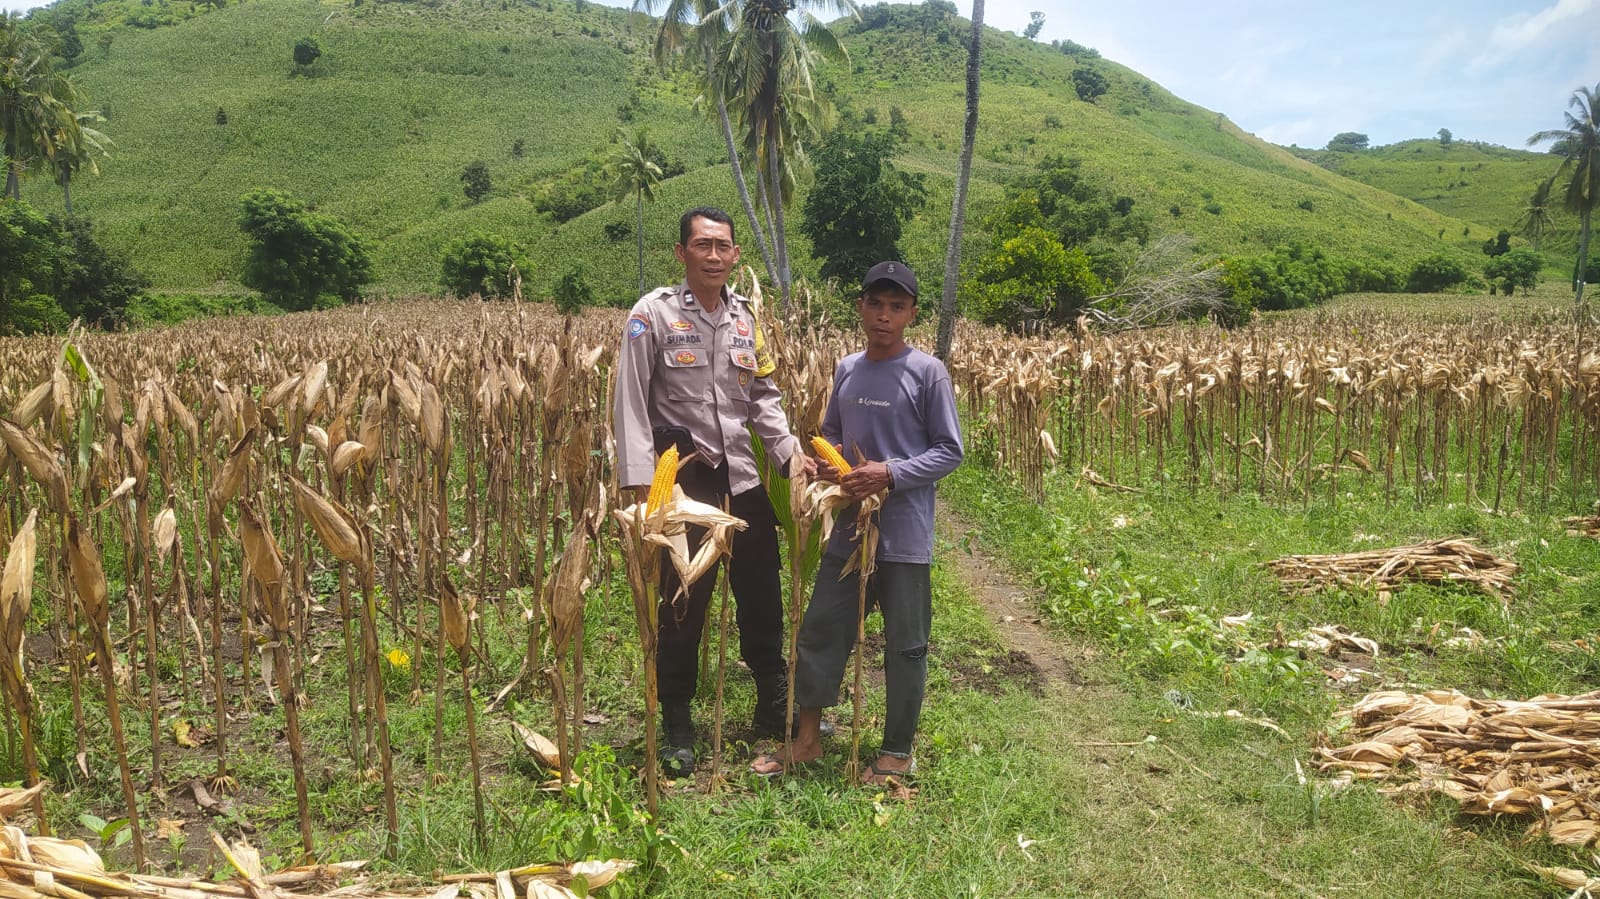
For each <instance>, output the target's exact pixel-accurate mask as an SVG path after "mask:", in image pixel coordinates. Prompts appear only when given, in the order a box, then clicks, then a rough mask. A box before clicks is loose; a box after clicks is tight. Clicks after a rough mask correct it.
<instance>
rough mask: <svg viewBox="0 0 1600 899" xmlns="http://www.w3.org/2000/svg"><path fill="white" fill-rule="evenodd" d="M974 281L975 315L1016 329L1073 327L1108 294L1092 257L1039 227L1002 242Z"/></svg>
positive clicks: (985, 259)
mask: <svg viewBox="0 0 1600 899" xmlns="http://www.w3.org/2000/svg"><path fill="white" fill-rule="evenodd" d="M973 280H974V286H975V288H976V290H975V296H974V300H975V306H976V308H975V310H974V311H975V312H976V313H977V317H978V318H979V319H981V320H982V321H984V322H986V323H988V324H995V325H1004V326H1005V327H1007V328H1011V329H1013V330H1018V329H1025V328H1027V327H1029V326H1031V325H1033V324H1035V323H1038V322H1049V323H1052V324H1067V323H1070V322H1071V321H1072V320H1073V319H1074V318H1075V317H1076V316H1077V313H1078V310H1079V309H1081V308H1082V307H1083V303H1084V301H1085V300H1087V299H1088V298H1089V297H1092V296H1095V295H1097V294H1099V293H1100V292H1101V291H1103V290H1104V285H1102V284H1101V283H1100V279H1098V278H1096V277H1095V275H1094V271H1093V270H1092V269H1091V268H1090V260H1089V256H1088V254H1086V253H1084V252H1083V250H1081V249H1078V248H1077V247H1073V248H1071V249H1067V248H1066V247H1065V246H1063V245H1062V244H1061V242H1060V241H1059V240H1056V239H1055V237H1054V236H1052V235H1051V234H1050V233H1049V232H1047V231H1045V230H1044V229H1043V228H1038V227H1027V228H1023V229H1021V231H1020V232H1019V233H1018V234H1016V236H1014V237H1011V238H1009V239H1007V240H1004V241H1002V242H1001V243H1000V244H999V245H998V246H996V247H995V248H994V249H993V250H992V251H990V252H989V253H988V254H987V255H985V256H984V257H983V258H982V259H980V260H979V262H978V270H977V277H976V278H974V279H973Z"/></svg>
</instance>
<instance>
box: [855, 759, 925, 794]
mask: <svg viewBox="0 0 1600 899" xmlns="http://www.w3.org/2000/svg"><path fill="white" fill-rule="evenodd" d="M915 770H917V761H916V759H914V758H900V757H899V756H894V755H880V756H878V758H877V760H876V761H874V762H872V763H871V764H869V765H867V768H866V770H865V771H862V772H861V782H862V783H863V784H866V785H867V786H869V787H877V786H883V785H884V784H886V783H888V782H889V781H890V780H894V781H896V782H897V783H904V782H905V780H906V778H908V777H910V776H911V773H912V772H913V771H915Z"/></svg>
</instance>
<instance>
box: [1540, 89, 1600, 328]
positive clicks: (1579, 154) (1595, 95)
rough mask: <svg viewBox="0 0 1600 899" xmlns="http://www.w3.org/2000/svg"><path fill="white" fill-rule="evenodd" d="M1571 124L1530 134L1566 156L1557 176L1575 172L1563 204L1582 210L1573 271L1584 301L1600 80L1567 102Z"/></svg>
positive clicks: (1597, 173)
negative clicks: (1553, 146)
mask: <svg viewBox="0 0 1600 899" xmlns="http://www.w3.org/2000/svg"><path fill="white" fill-rule="evenodd" d="M1567 107H1568V110H1569V111H1568V112H1567V113H1566V118H1567V127H1566V128H1564V129H1561V128H1554V129H1551V130H1548V131H1541V132H1539V133H1538V134H1535V135H1534V136H1532V137H1530V138H1528V145H1529V146H1532V145H1534V144H1540V143H1544V142H1545V141H1555V142H1556V145H1555V152H1556V153H1557V154H1559V155H1560V156H1561V157H1562V160H1561V167H1560V168H1559V169H1557V170H1556V174H1555V177H1558V178H1559V177H1561V176H1562V175H1564V174H1567V173H1569V172H1570V173H1571V177H1570V179H1569V180H1568V181H1567V188H1566V195H1565V197H1564V198H1563V202H1562V205H1563V206H1565V207H1566V208H1567V210H1568V211H1570V212H1575V213H1577V214H1578V267H1577V269H1576V271H1575V272H1574V274H1573V283H1574V284H1575V285H1576V287H1577V302H1578V303H1580V304H1581V303H1582V302H1583V280H1584V273H1585V272H1586V271H1587V270H1588V264H1589V225H1590V218H1591V217H1592V216H1593V214H1594V207H1595V202H1596V201H1597V200H1600V83H1597V84H1596V85H1595V86H1594V87H1593V88H1592V89H1591V88H1587V87H1580V88H1578V89H1577V90H1575V91H1573V92H1572V99H1571V100H1570V101H1568V103H1567Z"/></svg>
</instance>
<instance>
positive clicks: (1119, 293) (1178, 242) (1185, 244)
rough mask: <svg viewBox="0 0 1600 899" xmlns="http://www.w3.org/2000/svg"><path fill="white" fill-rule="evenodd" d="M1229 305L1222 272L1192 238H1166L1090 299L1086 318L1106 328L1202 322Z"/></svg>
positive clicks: (1154, 243)
mask: <svg viewBox="0 0 1600 899" xmlns="http://www.w3.org/2000/svg"><path fill="white" fill-rule="evenodd" d="M1227 303H1228V288H1227V287H1226V285H1224V284H1223V283H1222V269H1221V268H1220V267H1218V266H1217V265H1215V264H1213V263H1212V261H1211V260H1208V259H1207V258H1206V257H1204V256H1202V255H1199V254H1197V253H1195V251H1194V238H1192V237H1189V236H1188V235H1186V234H1163V235H1161V236H1160V237H1158V238H1156V239H1155V240H1154V241H1151V242H1150V243H1149V244H1148V245H1146V246H1145V247H1143V248H1142V249H1141V250H1140V251H1139V254H1138V255H1137V256H1135V257H1134V259H1133V261H1132V263H1131V264H1130V265H1129V266H1128V270H1127V274H1126V275H1125V276H1124V277H1123V278H1122V280H1121V281H1120V282H1119V283H1118V284H1117V286H1116V287H1115V288H1113V289H1112V290H1111V291H1110V292H1109V293H1104V294H1101V295H1100V296H1096V297H1091V298H1090V299H1089V301H1088V303H1087V304H1086V306H1085V314H1087V315H1088V316H1089V317H1090V318H1091V319H1092V320H1094V321H1095V322H1096V323H1097V324H1098V325H1099V326H1100V327H1101V328H1102V329H1110V330H1130V329H1133V328H1148V327H1151V326H1153V325H1160V324H1166V323H1168V322H1173V321H1180V320H1184V319H1193V318H1198V317H1200V316H1202V315H1205V314H1206V313H1209V312H1212V311H1215V310H1218V309H1222V308H1223V307H1225V306H1226V305H1227Z"/></svg>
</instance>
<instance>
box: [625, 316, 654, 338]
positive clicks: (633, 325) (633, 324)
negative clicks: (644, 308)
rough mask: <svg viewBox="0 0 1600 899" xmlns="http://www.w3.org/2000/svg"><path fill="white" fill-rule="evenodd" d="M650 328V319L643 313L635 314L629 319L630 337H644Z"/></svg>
mask: <svg viewBox="0 0 1600 899" xmlns="http://www.w3.org/2000/svg"><path fill="white" fill-rule="evenodd" d="M649 330H650V320H649V319H648V318H645V317H644V316H642V315H635V316H633V317H632V318H630V319H628V339H629V340H634V339H637V338H639V337H643V336H644V334H645V332H646V331H649Z"/></svg>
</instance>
